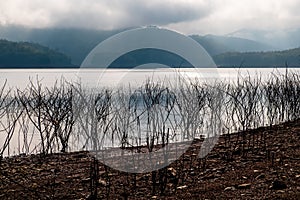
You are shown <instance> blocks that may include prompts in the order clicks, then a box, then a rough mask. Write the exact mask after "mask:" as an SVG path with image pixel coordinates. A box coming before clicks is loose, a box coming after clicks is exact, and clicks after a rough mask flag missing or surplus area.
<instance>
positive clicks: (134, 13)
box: [0, 0, 300, 34]
mask: <svg viewBox="0 0 300 200" xmlns="http://www.w3.org/2000/svg"><path fill="white" fill-rule="evenodd" d="M299 6H300V2H299V0H285V1H282V0H265V1H261V0H240V1H237V0H151V1H150V0H26V1H24V0H10V1H1V2H0V25H1V24H2V25H23V26H27V27H38V28H40V27H62V28H70V27H76V28H92V29H104V30H107V29H118V28H125V27H134V26H145V25H159V26H163V27H169V28H174V29H175V30H178V31H181V32H184V33H189V34H190V33H220V34H224V33H228V32H230V31H235V30H237V29H242V28H254V29H285V28H292V27H297V26H298V28H299V21H300V14H299V12H298V8H299Z"/></svg>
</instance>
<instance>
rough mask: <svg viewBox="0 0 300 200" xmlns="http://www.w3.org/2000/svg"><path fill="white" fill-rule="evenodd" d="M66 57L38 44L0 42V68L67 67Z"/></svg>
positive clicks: (69, 63)
mask: <svg viewBox="0 0 300 200" xmlns="http://www.w3.org/2000/svg"><path fill="white" fill-rule="evenodd" d="M68 66H71V59H70V58H69V57H67V56H66V55H64V54H62V53H59V52H57V51H54V50H51V49H49V48H47V47H44V46H41V45H39V44H33V43H29V42H10V41H7V40H0V67H16V68H19V67H68Z"/></svg>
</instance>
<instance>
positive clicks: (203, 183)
mask: <svg viewBox="0 0 300 200" xmlns="http://www.w3.org/2000/svg"><path fill="white" fill-rule="evenodd" d="M200 146H201V140H195V141H194V143H193V145H192V146H191V147H190V149H189V150H188V151H187V152H186V153H185V154H184V155H183V156H182V157H181V158H180V159H179V160H177V161H175V162H174V163H172V164H171V165H170V166H168V167H166V168H163V169H161V170H158V171H156V172H152V173H146V174H128V173H124V172H118V171H116V170H113V169H110V168H109V167H106V166H104V165H102V164H101V163H99V165H98V166H97V163H98V162H97V161H95V160H94V159H93V157H92V156H91V155H90V154H89V153H88V152H75V153H60V154H52V155H46V156H43V155H20V156H15V157H10V158H3V159H2V161H1V163H0V199H87V198H89V199H93V198H94V199H95V198H96V196H97V199H300V121H295V122H288V123H284V124H281V125H278V126H273V127H265V128H259V129H255V130H249V131H246V132H243V133H239V134H238V133H237V134H231V135H225V136H222V137H221V138H220V139H219V142H218V144H217V145H216V146H215V148H214V149H213V151H212V152H211V153H210V154H209V155H208V156H207V157H206V158H204V159H200V158H198V151H199V147H200ZM95 168H97V169H98V170H95Z"/></svg>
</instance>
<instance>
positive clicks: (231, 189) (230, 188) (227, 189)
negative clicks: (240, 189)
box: [224, 187, 236, 191]
mask: <svg viewBox="0 0 300 200" xmlns="http://www.w3.org/2000/svg"><path fill="white" fill-rule="evenodd" d="M233 190H236V189H235V187H227V188H225V189H224V191H233Z"/></svg>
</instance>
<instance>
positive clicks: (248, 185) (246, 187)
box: [237, 183, 251, 190]
mask: <svg viewBox="0 0 300 200" xmlns="http://www.w3.org/2000/svg"><path fill="white" fill-rule="evenodd" d="M237 188H238V189H241V190H242V189H250V188H251V184H250V183H245V184H241V185H238V187H237Z"/></svg>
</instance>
